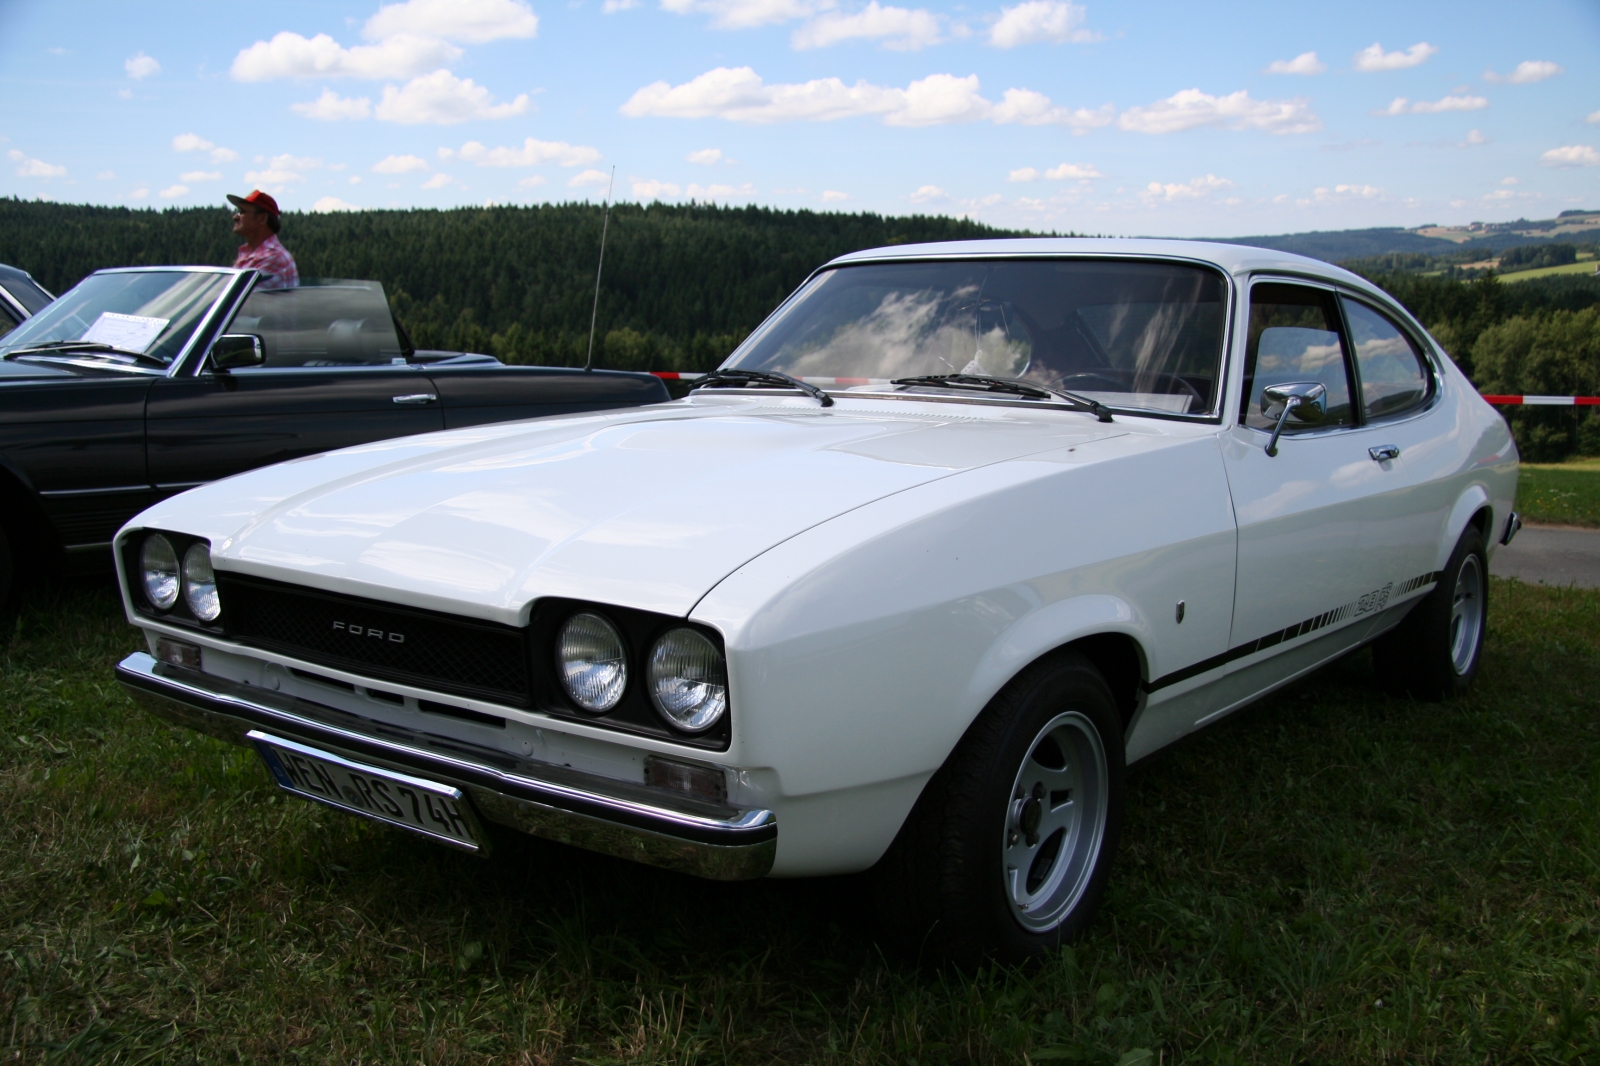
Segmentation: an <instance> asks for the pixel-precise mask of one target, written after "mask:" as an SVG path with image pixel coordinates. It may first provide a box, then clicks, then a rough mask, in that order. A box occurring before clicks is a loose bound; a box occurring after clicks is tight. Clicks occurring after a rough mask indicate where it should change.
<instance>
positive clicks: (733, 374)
mask: <svg viewBox="0 0 1600 1066" xmlns="http://www.w3.org/2000/svg"><path fill="white" fill-rule="evenodd" d="M718 385H724V386H729V387H732V388H739V387H740V386H748V385H777V386H779V387H781V388H786V389H799V390H800V391H801V392H803V393H805V394H806V395H807V396H811V397H813V398H814V399H815V400H816V401H817V402H818V403H820V404H821V405H822V406H824V407H832V406H833V397H832V396H829V395H828V394H827V393H825V392H823V391H822V390H821V389H819V388H817V386H815V385H812V384H810V383H808V382H804V381H801V380H800V379H799V378H792V377H790V376H789V375H788V374H780V373H778V372H777V371H776V370H713V371H712V372H711V373H709V374H707V375H705V376H704V377H702V378H700V379H699V380H698V381H696V382H695V383H694V385H693V388H696V389H704V388H715V387H716V386H718Z"/></svg>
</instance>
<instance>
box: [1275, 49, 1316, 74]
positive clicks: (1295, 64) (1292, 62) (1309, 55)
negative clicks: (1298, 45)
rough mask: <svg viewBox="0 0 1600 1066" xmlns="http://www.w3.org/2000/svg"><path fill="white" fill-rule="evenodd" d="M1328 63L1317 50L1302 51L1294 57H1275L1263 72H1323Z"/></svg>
mask: <svg viewBox="0 0 1600 1066" xmlns="http://www.w3.org/2000/svg"><path fill="white" fill-rule="evenodd" d="M1327 69H1328V64H1326V63H1324V62H1323V61H1322V60H1320V59H1318V58H1317V53H1315V52H1301V53H1300V54H1299V55H1297V56H1295V57H1294V58H1293V59H1274V60H1273V61H1272V62H1271V63H1268V64H1267V68H1266V69H1265V70H1263V71H1262V72H1261V73H1263V74H1321V73H1322V72H1323V71H1325V70H1327Z"/></svg>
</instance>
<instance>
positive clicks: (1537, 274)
mask: <svg viewBox="0 0 1600 1066" xmlns="http://www.w3.org/2000/svg"><path fill="white" fill-rule="evenodd" d="M1594 266H1595V262H1594V260H1593V259H1591V258H1586V259H1580V260H1578V261H1577V262H1576V263H1567V264H1564V265H1563V266H1554V267H1537V268H1535V269H1533V270H1513V271H1511V272H1509V273H1506V274H1501V275H1500V280H1501V281H1507V282H1510V281H1527V280H1528V279H1529V278H1547V277H1549V276H1550V275H1552V274H1593V273H1594V272H1595V269H1594Z"/></svg>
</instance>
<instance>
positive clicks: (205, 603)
mask: <svg viewBox="0 0 1600 1066" xmlns="http://www.w3.org/2000/svg"><path fill="white" fill-rule="evenodd" d="M183 598H184V601H185V602H186V603H188V605H189V610H191V611H193V612H194V616H195V617H196V618H198V619H200V621H202V622H215V621H216V620H217V616H218V615H220V614H221V613H222V600H221V599H220V598H219V597H218V596H217V575H216V572H215V571H213V570H212V569H211V548H210V547H209V546H207V545H206V543H205V542H204V541H196V542H195V543H193V544H191V545H189V550H188V551H186V552H184V553H183Z"/></svg>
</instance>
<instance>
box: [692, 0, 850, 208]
mask: <svg viewBox="0 0 1600 1066" xmlns="http://www.w3.org/2000/svg"><path fill="white" fill-rule="evenodd" d="M834 3H835V0H661V10H663V11H670V12H672V13H673V14H675V15H690V14H704V15H710V16H712V19H711V24H712V25H713V26H715V27H716V28H717V29H719V30H746V29H750V28H751V27H753V26H766V25H769V24H771V23H774V22H790V21H793V20H794V19H803V18H809V17H810V16H812V15H815V14H817V13H818V12H820V11H827V10H829V9H831V8H832V7H834ZM673 195H674V196H676V195H677V194H676V193H674V194H673Z"/></svg>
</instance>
